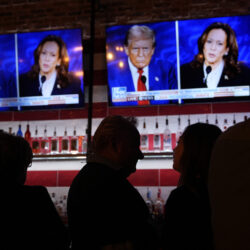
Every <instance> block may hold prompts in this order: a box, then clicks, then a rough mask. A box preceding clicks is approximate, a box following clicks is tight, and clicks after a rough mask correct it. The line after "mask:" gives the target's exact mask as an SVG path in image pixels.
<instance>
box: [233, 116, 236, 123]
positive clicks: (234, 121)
mask: <svg viewBox="0 0 250 250" xmlns="http://www.w3.org/2000/svg"><path fill="white" fill-rule="evenodd" d="M235 124H236V119H235V114H234V119H233V125H235Z"/></svg>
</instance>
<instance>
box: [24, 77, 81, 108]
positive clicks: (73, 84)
mask: <svg viewBox="0 0 250 250" xmlns="http://www.w3.org/2000/svg"><path fill="white" fill-rule="evenodd" d="M68 76H69V85H68V86H67V87H65V88H61V87H60V86H59V85H58V80H57V79H56V82H55V84H54V88H53V90H52V93H51V95H66V94H78V96H79V104H68V105H66V107H83V104H84V96H83V92H82V90H81V81H80V79H79V78H77V77H75V76H73V75H72V74H71V73H69V75H68ZM19 91H20V96H21V97H24V96H41V92H40V90H39V79H38V77H37V79H35V81H34V79H32V78H30V77H29V75H28V73H25V74H22V75H20V77H19ZM34 108H35V107H24V108H23V109H34ZM36 108H42V109H44V108H65V105H50V106H48V107H46V106H43V107H41V106H39V107H36Z"/></svg>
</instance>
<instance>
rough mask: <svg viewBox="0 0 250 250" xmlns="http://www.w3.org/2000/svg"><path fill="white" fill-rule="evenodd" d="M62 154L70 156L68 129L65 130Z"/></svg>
mask: <svg viewBox="0 0 250 250" xmlns="http://www.w3.org/2000/svg"><path fill="white" fill-rule="evenodd" d="M61 153H64V154H68V153H69V137H68V134H67V129H66V128H65V131H64V136H63V137H62V150H61Z"/></svg>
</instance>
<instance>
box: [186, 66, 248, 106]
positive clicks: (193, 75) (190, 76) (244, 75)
mask: <svg viewBox="0 0 250 250" xmlns="http://www.w3.org/2000/svg"><path fill="white" fill-rule="evenodd" d="M239 67H240V73H238V74H237V75H235V76H234V77H231V78H230V77H229V76H228V75H226V73H225V70H223V72H222V75H221V78H220V81H219V84H218V87H233V86H246V85H247V86H250V68H249V67H247V66H246V65H244V64H240V65H239ZM192 88H207V85H206V82H205V79H204V72H203V66H202V65H201V66H200V67H198V68H194V67H192V66H191V63H187V64H183V65H182V66H181V89H192ZM235 98H236V97H216V98H203V99H183V102H184V103H195V102H198V103H199V102H211V101H235ZM238 98H240V99H241V100H249V97H237V99H238Z"/></svg>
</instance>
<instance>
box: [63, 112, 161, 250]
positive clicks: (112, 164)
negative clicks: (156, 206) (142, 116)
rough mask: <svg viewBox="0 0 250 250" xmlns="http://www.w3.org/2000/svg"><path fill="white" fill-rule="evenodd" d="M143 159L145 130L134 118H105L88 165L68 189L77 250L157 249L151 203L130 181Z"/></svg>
mask: <svg viewBox="0 0 250 250" xmlns="http://www.w3.org/2000/svg"><path fill="white" fill-rule="evenodd" d="M140 159H143V154H142V152H141V150H140V134H139V132H138V130H137V129H136V127H135V125H134V123H131V121H129V120H128V119H126V118H124V117H122V116H109V117H106V118H104V119H103V120H102V122H101V123H100V125H99V126H98V128H97V130H96V132H95V134H94V136H93V142H92V147H91V154H90V156H89V157H88V159H87V164H86V165H85V166H84V167H83V168H82V169H81V170H80V172H79V173H78V174H77V176H76V177H75V178H74V180H73V182H72V184H71V186H70V190H69V195H68V202H67V205H68V206H67V210H68V223H69V230H70V234H71V237H72V250H78V249H86V250H87V249H91V250H95V249H102V250H104V249H127V250H129V249H131V250H132V249H133V250H139V249H140V250H147V249H148V250H153V249H157V248H156V247H157V242H156V239H155V237H156V236H155V232H154V230H153V227H152V226H151V224H150V223H149V220H150V215H149V211H148V208H147V206H146V204H145V202H144V200H143V198H142V197H141V195H140V194H139V192H138V191H137V190H136V189H135V188H134V187H133V186H132V185H131V184H130V183H129V181H128V180H127V177H128V176H129V175H130V174H132V173H134V172H135V171H136V164H137V161H138V160H140Z"/></svg>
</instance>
